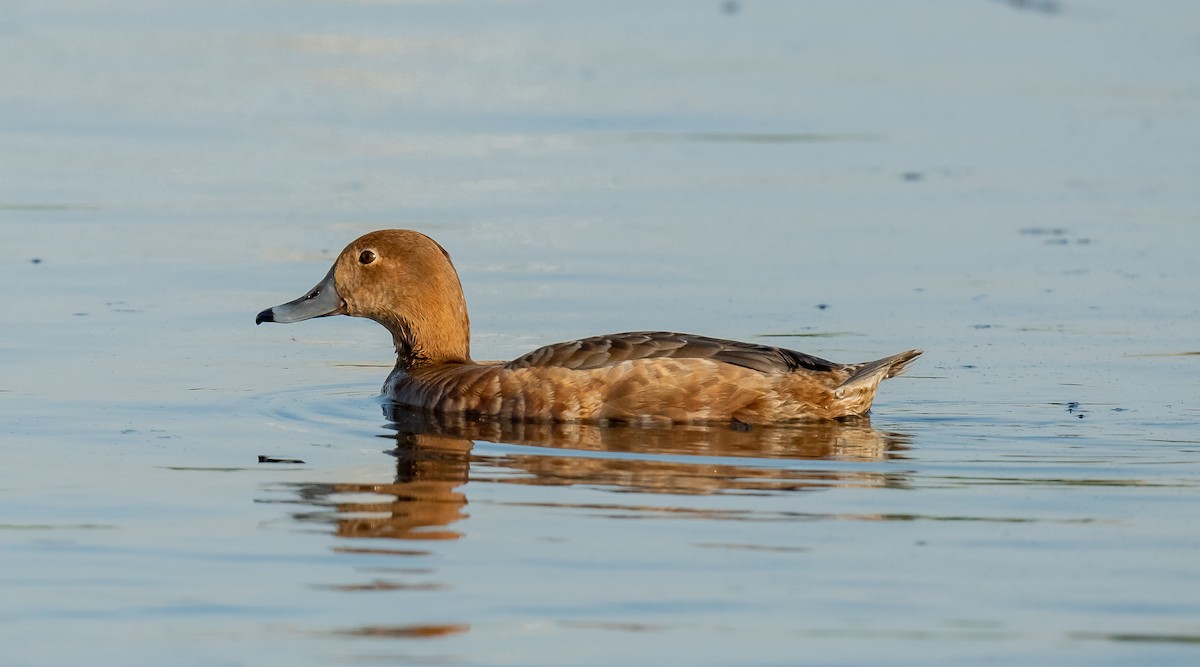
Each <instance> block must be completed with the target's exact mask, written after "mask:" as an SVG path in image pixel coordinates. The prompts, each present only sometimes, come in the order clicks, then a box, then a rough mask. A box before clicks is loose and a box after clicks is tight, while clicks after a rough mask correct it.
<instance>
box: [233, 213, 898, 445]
mask: <svg viewBox="0 0 1200 667" xmlns="http://www.w3.org/2000/svg"><path fill="white" fill-rule="evenodd" d="M326 315H351V316H354V317H366V318H370V319H372V320H375V321H376V322H378V323H380V324H382V325H383V326H385V327H387V330H388V331H390V332H391V333H392V338H393V339H394V340H395V343H396V356H397V359H396V368H395V369H394V370H392V372H391V374H390V375H389V376H388V378H387V381H386V382H385V383H384V385H383V395H384V397H385V398H387V399H389V400H392V401H395V402H396V403H398V404H400V405H403V406H410V407H413V408H418V409H425V410H432V411H435V412H441V413H465V414H467V415H478V416H490V417H497V418H501V419H513V420H529V421H543V422H551V421H579V422H599V423H606V422H632V423H701V422H743V423H747V424H767V423H775V422H787V421H802V420H814V419H838V418H841V417H849V416H854V415H862V414H865V413H866V412H867V411H868V410H870V409H871V402H872V401H873V400H874V398H875V390H876V389H877V388H878V387H879V383H880V382H881V381H882V380H884V379H886V378H890V377H895V376H897V375H899V374H900V373H902V372H903V371H904V370H905V368H906V367H907V366H908V364H909V363H910V362H911V361H912V360H913V359H915V358H917V356H918V355H920V354H921V351H920V350H909V351H907V352H901V353H900V354H895V355H892V356H890V357H885V358H883V359H879V360H876V361H868V362H864V363H858V364H838V363H834V362H832V361H825V360H824V359H819V358H817V357H814V356H810V355H807V354H803V353H801V352H795V351H793V350H788V349H784V348H779V347H769V346H766V345H755V344H752V343H740V342H737V341H731V340H721V339H718V338H709V337H707V336H696V335H692V334H681V333H668V332H663V331H639V332H633V333H619V334H611V335H607V336H595V337H592V338H584V339H582V340H574V341H570V342H566V343H556V344H554V345H547V346H546V347H542V348H538V349H536V350H534V351H532V352H530V353H528V354H526V355H524V356H522V357H518V358H516V359H513V360H512V361H508V362H504V361H474V360H472V359H471V350H470V338H471V332H470V321H469V318H468V317H467V304H466V300H465V299H464V298H463V292H462V286H461V284H460V283H459V281H458V273H457V272H456V271H455V270H454V265H453V264H452V263H451V262H450V255H449V253H447V252H446V250H445V249H444V248H442V246H440V245H438V243H437V242H436V241H434V240H433V239H431V238H429V237H428V236H425V235H424V234H421V233H419V232H414V231H409V230H401V229H388V230H382V231H377V232H371V233H370V234H366V235H365V236H362V237H360V238H358V239H357V240H355V241H354V242H353V243H351V244H350V245H348V246H346V249H345V250H343V251H342V253H341V254H340V255H338V258H337V260H335V261H334V263H333V268H331V269H330V270H329V273H328V274H327V275H326V276H325V279H324V280H322V281H321V282H320V284H318V285H317V286H316V287H314V288H313V289H312V290H311V291H310V292H309V293H308V294H306V295H304V296H302V297H300V298H299V299H296V300H295V301H291V302H289V303H285V304H283V305H279V306H275V307H274V308H268V309H266V310H264V311H262V312H261V313H259V314H258V317H257V318H256V319H255V322H256V323H260V324H261V323H262V322H299V321H300V320H307V319H310V318H313V317H324V316H326Z"/></svg>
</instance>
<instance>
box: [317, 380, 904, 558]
mask: <svg viewBox="0 0 1200 667" xmlns="http://www.w3.org/2000/svg"><path fill="white" fill-rule="evenodd" d="M384 415H385V417H386V418H387V419H388V421H389V424H390V426H391V428H392V429H394V431H395V432H394V434H392V435H391V436H389V437H391V438H394V440H395V447H394V449H392V450H391V451H390V452H389V453H390V454H391V455H392V456H393V457H394V459H395V465H396V476H395V481H394V482H393V483H387V484H371V483H344V484H302V485H299V489H298V491H299V494H300V495H301V497H302V502H305V503H306V504H312V505H318V506H321V507H323V508H325V509H324V511H322V512H316V513H304V514H300V515H296V517H295V518H297V519H299V520H301V521H317V522H322V523H324V522H329V521H333V522H334V523H335V525H336V534H337V535H338V536H339V537H368V538H390V539H402V540H449V539H457V538H459V537H461V536H462V534H461V533H460V532H458V531H456V530H453V529H452V528H450V526H451V524H453V523H454V522H456V521H458V520H459V519H462V518H465V517H466V516H467V514H466V511H465V507H466V505H467V493H466V490H465V488H464V487H465V485H466V484H467V482H468V481H475V482H490V483H507V484H529V485H548V486H564V485H572V484H586V485H589V486H600V487H610V488H614V489H616V490H623V491H634V492H640V493H658V494H673V495H702V494H715V493H778V492H789V491H804V490H819V489H828V488H834V487H857V488H880V487H901V488H902V487H904V486H906V485H907V484H908V481H907V477H906V475H905V474H904V473H902V472H880V471H879V470H861V469H852V470H848V469H846V468H844V467H837V468H833V467H827V466H820V467H796V466H789V465H776V464H772V465H756V464H755V460H760V461H761V460H765V459H772V460H776V461H778V460H810V461H819V460H826V461H847V462H878V461H885V460H894V459H903V458H904V453H905V451H906V450H907V449H908V447H909V443H910V440H911V438H910V437H909V436H908V435H906V434H903V433H895V432H884V431H879V430H876V429H874V428H872V427H871V423H870V421H869V419H868V418H866V417H859V418H855V419H852V420H848V421H823V422H811V423H802V424H793V425H788V426H778V427H774V426H772V427H733V426H729V425H723V426H707V425H694V426H693V425H684V426H680V425H676V426H664V427H657V428H646V427H638V426H611V425H610V426H599V425H594V424H578V423H527V422H513V421H504V420H495V419H486V418H485V419H473V418H469V417H465V416H463V415H461V414H457V415H454V414H451V415H448V414H438V413H433V412H427V411H414V410H412V409H411V408H407V407H403V406H398V405H396V404H392V403H387V404H385V405H384ZM477 441H482V442H494V443H506V444H510V445H519V446H525V447H530V448H537V449H531V450H530V451H528V452H506V453H503V454H496V453H481V452H473V451H472V449H473V447H474V443H475V442H477ZM481 449H482V448H481ZM514 472H515V473H518V474H514ZM363 494H369V496H370V498H369V499H366V500H363V499H354V496H355V495H363ZM665 509H667V510H668V511H669V509H670V508H665ZM351 550H355V549H351ZM415 553H421V552H415Z"/></svg>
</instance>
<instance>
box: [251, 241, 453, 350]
mask: <svg viewBox="0 0 1200 667" xmlns="http://www.w3.org/2000/svg"><path fill="white" fill-rule="evenodd" d="M327 315H350V316H353V317H366V318H369V319H372V320H375V321H376V322H379V323H380V324H382V325H383V326H385V327H387V329H388V331H391V332H392V337H393V338H394V339H395V341H396V351H397V353H398V354H399V355H400V361H401V363H410V364H411V363H422V362H429V361H432V362H466V361H469V360H470V358H471V355H470V337H471V325H470V320H469V319H468V317H467V304H466V300H465V299H464V298H463V293H462V285H461V284H460V283H459V281H458V273H457V272H456V271H455V270H454V265H453V264H452V263H451V262H450V255H449V253H447V252H446V250H445V249H444V248H442V246H440V245H438V243H437V242H436V241H434V240H433V239H431V238H429V237H428V236H425V235H424V234H421V233H420V232H414V231H410V230H407V229H385V230H381V231H377V232H371V233H370V234H366V235H363V236H360V237H359V238H357V239H355V240H354V242H352V243H351V244H350V245H348V246H346V249H345V250H343V251H342V252H341V254H340V255H338V258H337V259H336V260H334V262H333V267H332V268H330V269H329V273H328V274H326V275H325V279H324V280H322V281H321V282H320V283H318V284H317V286H316V287H314V288H312V289H311V290H309V292H308V293H307V294H305V295H304V296H302V297H300V298H299V299H296V300H295V301H289V302H288V303H285V304H282V305H279V306H275V307H273V308H268V309H266V310H264V311H262V312H261V313H259V314H258V317H256V318H255V320H254V321H255V323H256V324H262V323H263V322H283V323H287V322H299V321H301V320H307V319H312V318H314V317H325V316H327Z"/></svg>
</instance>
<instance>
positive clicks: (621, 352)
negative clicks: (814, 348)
mask: <svg viewBox="0 0 1200 667" xmlns="http://www.w3.org/2000/svg"><path fill="white" fill-rule="evenodd" d="M657 357H669V358H672V359H712V360H713V361H723V362H725V363H727V364H733V365H735V366H744V367H745V368H749V369H752V370H756V371H758V372H760V373H790V372H792V371H796V370H799V369H806V370H810V371H831V370H834V369H837V368H841V367H842V364H835V363H833V362H831V361H826V360H824V359H820V358H818V357H814V356H812V355H808V354H804V353H802V352H796V351H795V350H788V349H785V348H782V347H770V346H768V345H756V344H754V343H742V342H739V341H735V340H722V339H720V338H709V337H708V336H696V335H693V334H682V333H671V332H668V331H634V332H630V333H619V334H609V335H607V336H593V337H591V338H583V339H581V340H573V341H568V342H565V343H555V344H554V345H547V346H546V347H540V348H538V349H536V350H534V351H533V352H530V353H529V354H526V355H524V356H521V357H517V358H516V359H513V360H512V361H510V362H508V363H507V364H505V367H506V368H510V369H512V368H535V367H557V368H570V369H572V370H588V369H593V368H602V367H604V366H610V365H614V364H619V363H621V362H623V361H630V360H633V359H653V358H657Z"/></svg>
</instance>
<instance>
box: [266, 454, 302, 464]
mask: <svg viewBox="0 0 1200 667" xmlns="http://www.w3.org/2000/svg"><path fill="white" fill-rule="evenodd" d="M258 462H259V463H304V461H301V460H300V459H280V458H275V457H274V456H263V455H262V454H259V455H258Z"/></svg>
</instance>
